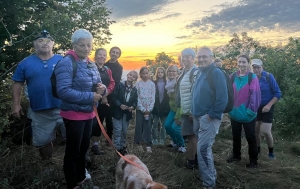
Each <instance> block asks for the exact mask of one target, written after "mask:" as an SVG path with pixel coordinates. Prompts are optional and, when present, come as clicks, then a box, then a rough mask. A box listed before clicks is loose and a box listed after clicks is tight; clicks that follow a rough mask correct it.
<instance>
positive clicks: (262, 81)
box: [259, 71, 281, 106]
mask: <svg viewBox="0 0 300 189" xmlns="http://www.w3.org/2000/svg"><path fill="white" fill-rule="evenodd" d="M269 76H270V83H269V82H268V80H267V72H265V71H262V73H261V77H260V78H259V86H260V91H261V103H260V105H261V106H264V105H267V104H268V103H269V102H270V101H271V100H272V98H273V97H276V98H277V99H278V100H279V99H280V97H281V91H280V88H279V86H278V84H277V82H276V79H275V78H274V76H273V74H271V73H270V75H269Z"/></svg>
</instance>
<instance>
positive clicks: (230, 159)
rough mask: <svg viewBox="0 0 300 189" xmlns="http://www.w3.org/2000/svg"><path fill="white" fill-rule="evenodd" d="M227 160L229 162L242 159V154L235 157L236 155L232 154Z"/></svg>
mask: <svg viewBox="0 0 300 189" xmlns="http://www.w3.org/2000/svg"><path fill="white" fill-rule="evenodd" d="M226 161H227V162H228V163H233V162H238V161H241V156H239V157H235V156H234V155H231V156H230V157H229V158H227V160H226Z"/></svg>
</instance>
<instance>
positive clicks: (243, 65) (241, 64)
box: [237, 57, 249, 73]
mask: <svg viewBox="0 0 300 189" xmlns="http://www.w3.org/2000/svg"><path fill="white" fill-rule="evenodd" d="M237 65H238V68H239V70H240V72H241V73H246V72H247V71H248V68H249V62H248V60H247V59H246V58H244V57H240V58H239V59H238V61H237Z"/></svg>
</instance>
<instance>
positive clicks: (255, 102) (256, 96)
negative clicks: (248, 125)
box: [247, 74, 261, 115]
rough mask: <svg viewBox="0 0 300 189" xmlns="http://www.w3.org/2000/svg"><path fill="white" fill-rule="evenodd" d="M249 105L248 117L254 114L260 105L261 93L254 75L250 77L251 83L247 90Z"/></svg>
mask: <svg viewBox="0 0 300 189" xmlns="http://www.w3.org/2000/svg"><path fill="white" fill-rule="evenodd" d="M249 93H250V97H249V105H248V107H247V113H248V114H250V115H253V114H256V113H257V110H258V108H259V106H260V103H261V93H260V85H259V81H258V78H257V76H256V75H255V74H253V76H252V81H251V83H250V88H249Z"/></svg>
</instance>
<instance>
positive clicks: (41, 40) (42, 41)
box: [36, 38, 51, 44]
mask: <svg viewBox="0 0 300 189" xmlns="http://www.w3.org/2000/svg"><path fill="white" fill-rule="evenodd" d="M36 41H37V42H38V43H44V44H46V43H50V42H51V40H50V39H41V38H40V39H37V40H36Z"/></svg>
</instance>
